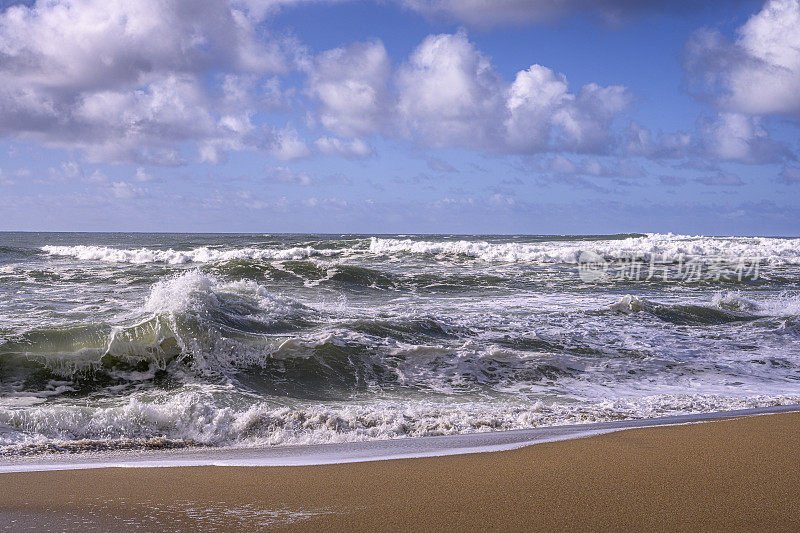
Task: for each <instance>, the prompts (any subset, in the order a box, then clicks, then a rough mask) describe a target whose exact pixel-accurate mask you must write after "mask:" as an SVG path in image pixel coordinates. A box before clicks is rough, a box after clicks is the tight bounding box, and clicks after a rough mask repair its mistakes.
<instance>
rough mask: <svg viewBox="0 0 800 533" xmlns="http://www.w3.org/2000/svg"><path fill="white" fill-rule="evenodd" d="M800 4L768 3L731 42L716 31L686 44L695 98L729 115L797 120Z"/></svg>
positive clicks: (775, 0) (686, 61)
mask: <svg viewBox="0 0 800 533" xmlns="http://www.w3.org/2000/svg"><path fill="white" fill-rule="evenodd" d="M798 27H800V1H798V0H770V1H768V2H767V3H766V4H765V5H764V7H763V9H762V10H761V11H759V12H758V13H757V14H755V15H753V16H752V17H751V18H750V19H749V20H748V21H747V22H746V23H745V24H744V25H743V26H742V27H740V28H739V29H738V30H737V32H736V39H735V40H734V41H733V42H731V41H729V40H728V39H726V38H725V37H724V36H723V35H722V34H721V33H719V32H718V31H716V30H709V29H703V30H700V31H698V32H697V33H696V34H695V35H694V36H693V37H692V38H691V39H690V40H689V42H688V43H687V45H686V51H685V59H684V65H685V67H686V69H687V72H688V74H689V79H690V82H691V84H692V88H693V90H694V91H695V93H696V94H699V95H701V96H703V97H705V98H709V99H711V100H712V101H714V102H715V104H716V105H718V106H719V107H720V108H721V109H724V110H726V111H728V112H735V113H746V114H751V115H789V116H793V117H800V31H798Z"/></svg>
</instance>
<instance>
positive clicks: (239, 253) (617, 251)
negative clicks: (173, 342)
mask: <svg viewBox="0 0 800 533" xmlns="http://www.w3.org/2000/svg"><path fill="white" fill-rule="evenodd" d="M42 250H43V251H45V252H47V253H49V254H51V255H61V256H68V257H74V258H76V259H81V260H85V261H104V262H110V263H134V264H146V263H168V264H173V265H178V264H185V263H208V262H212V261H224V260H230V259H253V260H289V259H295V260H296V259H306V258H309V257H314V256H320V257H332V256H338V255H342V254H363V253H372V254H379V255H396V254H408V253H411V254H432V255H443V254H449V255H463V256H467V257H474V258H478V259H482V260H484V261H491V262H517V261H529V262H539V263H568V264H577V263H578V262H579V259H580V255H581V253H582V252H594V253H596V254H598V255H599V256H600V257H603V258H605V259H615V258H616V259H619V258H628V257H637V258H644V259H651V258H653V259H657V260H659V261H662V260H663V261H675V260H677V259H678V258H680V257H682V256H683V257H725V258H740V257H744V258H749V259H753V258H759V259H763V260H764V261H767V262H770V263H773V264H800V239H778V238H769V237H705V236H689V235H674V234H672V233H667V234H660V233H652V234H648V235H645V236H644V237H629V238H626V239H616V240H612V239H609V240H595V241H588V240H587V241H546V242H535V243H515V242H506V243H490V242H487V241H478V240H458V241H425V240H412V239H383V238H377V237H372V238H371V239H370V244H369V248H367V249H364V248H362V247H358V246H356V247H352V248H343V249H338V250H319V249H316V248H313V247H310V246H300V247H290V248H283V249H278V248H268V249H267V248H252V247H249V248H236V249H228V250H225V249H218V248H209V247H200V248H194V249H191V250H173V249H168V250H158V249H152V248H137V249H124V248H112V247H108V246H43V247H42Z"/></svg>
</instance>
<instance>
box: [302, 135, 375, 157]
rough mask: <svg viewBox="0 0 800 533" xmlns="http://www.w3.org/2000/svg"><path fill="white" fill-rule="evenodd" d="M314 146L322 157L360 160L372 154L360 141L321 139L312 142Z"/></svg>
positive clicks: (368, 147) (334, 138)
mask: <svg viewBox="0 0 800 533" xmlns="http://www.w3.org/2000/svg"><path fill="white" fill-rule="evenodd" d="M314 146H316V147H317V150H319V151H320V152H321V153H323V154H324V155H328V156H338V157H345V158H347V159H362V158H364V157H369V156H371V155H372V154H373V153H374V152H373V151H372V148H371V147H370V145H368V144H367V143H365V142H364V141H362V140H361V139H351V140H349V141H348V140H343V139H338V138H336V137H321V138H319V139H317V140H316V141H314Z"/></svg>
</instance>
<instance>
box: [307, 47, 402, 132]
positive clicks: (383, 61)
mask: <svg viewBox="0 0 800 533" xmlns="http://www.w3.org/2000/svg"><path fill="white" fill-rule="evenodd" d="M390 74H391V62H390V60H389V55H388V54H387V53H386V48H385V47H384V46H383V43H381V42H380V41H373V42H368V43H355V44H352V45H350V46H349V47H347V48H335V49H333V50H328V51H326V52H323V53H322V54H319V55H318V56H317V57H316V58H314V60H313V61H312V64H311V65H310V67H309V77H308V85H309V87H308V92H309V93H310V94H311V95H312V96H313V97H315V98H316V99H317V100H318V101H319V102H320V105H321V109H320V121H321V122H322V125H323V126H325V127H326V128H327V129H329V130H331V131H333V132H334V133H337V134H338V135H342V136H344V137H354V136H359V135H363V134H366V133H370V132H372V131H376V130H379V129H381V128H382V125H383V124H385V120H386V118H387V117H386V110H387V108H388V106H389V101H388V99H389V97H388V93H387V83H388V81H389V76H390Z"/></svg>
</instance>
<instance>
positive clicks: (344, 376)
mask: <svg viewBox="0 0 800 533" xmlns="http://www.w3.org/2000/svg"><path fill="white" fill-rule="evenodd" d="M798 335H800V239H781V238H730V237H729V238H711V237H689V236H675V235H657V234H648V235H615V236H595V237H586V236H581V237H571V236H555V237H553V236H549V237H547V236H545V237H543V236H512V237H509V236H397V235H392V236H361V235H344V236H338V235H337V236H332V235H198V234H85V233H82V234H77V233H69V234H67V233H62V234H55V233H46V234H45V233H42V234H35V233H0V454H4V455H15V454H28V453H38V452H41V451H53V450H65V449H67V450H76V451H80V450H83V449H98V448H131V447H134V448H135V447H165V446H167V447H174V446H183V445H186V444H193V443H198V444H210V445H264V444H305V443H320V442H342V441H354V440H370V439H386V438H395V437H405V436H424V435H441V434H452V433H469V432H477V431H487V430H494V429H514V428H527V427H536V426H541V425H554V424H564V423H574V422H586V421H602V420H617V419H624V418H642V417H652V416H661V415H670V414H682V413H696V412H710V411H717V410H724V409H735V408H751V407H757V406H764V405H777V404H785V403H794V402H796V401H797V400H798V398H800V381H798V380H799V379H800V348H798Z"/></svg>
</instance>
